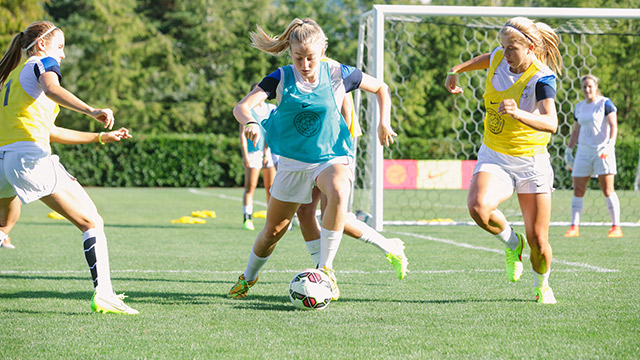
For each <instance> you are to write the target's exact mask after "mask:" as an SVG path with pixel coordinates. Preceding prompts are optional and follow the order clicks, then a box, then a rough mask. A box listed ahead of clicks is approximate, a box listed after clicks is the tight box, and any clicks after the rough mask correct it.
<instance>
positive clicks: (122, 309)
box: [91, 293, 139, 315]
mask: <svg viewBox="0 0 640 360" xmlns="http://www.w3.org/2000/svg"><path fill="white" fill-rule="evenodd" d="M126 297H127V296H125V295H124V294H119V295H116V294H112V295H111V296H102V295H98V293H93V298H91V310H93V312H97V313H103V314H107V313H108V314H128V315H135V314H139V312H138V310H136V309H132V308H131V307H129V306H128V305H127V304H125V303H124V301H122V300H124V299H125V298H126Z"/></svg>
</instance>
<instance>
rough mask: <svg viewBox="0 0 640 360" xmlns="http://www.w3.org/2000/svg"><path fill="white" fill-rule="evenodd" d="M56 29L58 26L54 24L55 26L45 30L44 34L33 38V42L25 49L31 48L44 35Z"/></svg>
mask: <svg viewBox="0 0 640 360" xmlns="http://www.w3.org/2000/svg"><path fill="white" fill-rule="evenodd" d="M55 29H57V27H55V26H54V27H52V28H50V29H49V30H47V31H45V32H44V34H42V35H40V36H38V38H37V39H35V40H33V42H32V43H31V44H29V46H27V47H26V48H25V50H29V49H30V48H31V47H32V46H33V45H35V44H36V43H37V42H38V40H40V39H42V38H43V37H45V36H47V35H48V34H49V33H50V32H52V31H53V30H55Z"/></svg>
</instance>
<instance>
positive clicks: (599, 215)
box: [352, 5, 640, 230]
mask: <svg viewBox="0 0 640 360" xmlns="http://www.w3.org/2000/svg"><path fill="white" fill-rule="evenodd" d="M514 16H526V17H529V18H532V19H534V20H536V21H543V22H545V23H547V24H549V25H550V26H552V27H553V28H554V29H556V32H557V33H558V35H559V36H560V52H561V54H563V62H564V68H563V71H562V74H561V75H560V76H559V78H558V91H557V94H556V103H557V109H558V120H559V128H558V132H557V134H554V135H553V136H552V140H551V143H550V144H549V146H548V150H549V153H550V154H551V158H552V163H553V167H554V172H555V183H554V186H555V187H556V189H557V190H556V191H555V192H554V194H553V213H552V223H553V224H556V225H563V224H567V223H568V221H569V220H570V208H571V198H572V195H573V193H572V190H571V189H572V184H571V174H570V172H569V171H567V170H566V169H565V168H564V164H563V162H562V158H563V154H564V149H565V147H566V145H567V143H568V141H569V136H570V132H571V128H572V124H573V106H574V105H575V104H576V103H577V102H579V101H581V100H582V93H581V86H580V77H581V76H583V75H586V74H594V75H596V76H598V77H599V78H600V79H601V84H600V89H601V90H602V92H603V94H604V95H605V96H607V97H610V98H611V99H612V100H613V101H614V103H615V104H616V106H618V110H619V113H618V122H619V123H621V122H624V121H638V119H637V118H635V119H634V118H629V117H628V116H627V117H625V114H627V109H628V108H629V107H631V106H633V103H634V101H635V103H636V104H637V103H638V101H640V95H639V94H636V92H633V91H632V89H633V88H634V87H635V88H637V87H638V85H637V83H638V80H640V78H639V77H638V66H639V65H640V63H636V64H620V59H621V58H623V57H621V53H623V52H624V51H636V53H637V52H638V51H640V10H635V9H577V8H517V7H466V6H395V5H375V6H374V8H373V10H371V11H369V12H367V13H366V14H364V15H363V16H362V17H361V22H360V33H359V39H358V41H359V43H358V45H359V47H358V59H357V66H358V67H359V68H360V69H362V70H363V71H364V72H366V73H368V74H370V75H372V76H375V77H377V78H379V79H384V81H385V82H386V83H387V84H388V85H389V87H390V89H391V96H392V102H393V107H392V116H391V117H392V120H391V121H392V126H393V128H394V129H395V130H396V131H397V132H398V134H399V137H398V144H396V145H393V146H391V147H390V148H388V149H382V147H380V146H379V145H377V137H376V134H375V129H376V126H377V123H376V121H377V119H378V110H377V105H376V102H375V97H374V96H370V95H363V94H361V93H360V92H357V93H356V110H357V111H358V114H359V116H360V119H361V120H360V121H361V123H362V126H363V132H364V134H365V135H364V136H363V137H362V138H361V139H360V140H359V142H358V157H357V161H358V167H357V170H356V181H355V183H354V195H353V202H352V209H353V210H361V211H363V212H365V213H368V214H370V215H371V216H370V218H369V219H370V223H371V224H372V225H374V226H375V227H376V228H377V229H379V230H381V229H382V225H383V224H385V225H393V224H417V225H419V224H468V223H470V222H471V218H470V217H469V215H468V212H467V209H466V190H465V189H466V188H468V182H469V178H470V171H471V170H472V169H473V165H474V160H475V159H476V155H477V151H478V149H479V146H480V144H481V142H482V132H483V114H484V109H483V101H482V95H483V92H484V80H485V79H484V78H485V76H486V73H485V72H483V71H476V72H469V73H463V74H461V75H460V76H459V85H460V86H461V87H462V88H463V89H464V93H463V94H462V95H456V96H454V95H450V94H449V93H448V92H447V91H446V89H445V88H444V80H445V77H446V72H447V71H448V69H449V68H450V67H451V66H453V65H455V64H457V63H460V62H463V61H466V60H469V59H470V58H472V57H475V56H477V55H479V54H482V53H488V52H490V51H491V50H492V49H493V48H495V47H496V46H498V44H499V38H498V32H499V30H500V29H501V28H502V26H503V25H504V23H505V22H506V20H507V19H509V18H511V17H514ZM633 57H637V56H635V55H634V56H633ZM636 114H637V113H636ZM416 138H421V139H418V140H419V141H417V140H416ZM619 151H621V150H620V148H618V149H617V152H619ZM633 154H634V155H633V157H635V156H637V154H638V149H633ZM620 157H621V156H618V158H619V160H618V166H619V168H618V175H617V176H616V182H617V184H616V185H618V184H619V183H621V182H620V181H619V179H622V180H625V181H626V180H627V178H626V176H628V177H630V178H631V180H630V181H626V183H629V184H633V182H634V178H635V175H636V174H635V172H636V168H637V167H638V166H639V165H638V164H639V162H638V159H634V162H633V164H632V169H631V170H628V169H626V168H620V166H621V165H620ZM627 172H629V174H627ZM590 188H591V190H589V191H588V192H587V194H586V195H585V205H584V211H583V214H582V220H583V225H589V224H591V225H603V224H608V223H609V221H610V218H609V214H608V211H607V208H606V205H605V201H604V198H603V195H602V193H601V192H600V190H599V185H598V184H597V180H592V183H591V184H590ZM616 191H617V192H618V196H619V198H620V202H621V208H622V211H621V217H622V221H623V222H624V223H623V225H630V224H637V222H638V221H639V219H640V215H638V210H640V208H639V207H640V206H638V205H635V204H640V196H639V195H638V193H637V192H634V191H633V186H632V185H631V186H629V188H620V187H618V186H616ZM500 209H501V210H502V211H503V212H504V213H505V215H506V216H507V217H508V218H509V220H511V221H513V222H514V223H518V220H521V218H519V216H521V215H520V210H519V206H518V203H517V197H516V196H512V197H511V199H510V200H508V201H507V202H505V203H504V204H502V206H501V207H500Z"/></svg>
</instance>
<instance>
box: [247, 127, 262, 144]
mask: <svg viewBox="0 0 640 360" xmlns="http://www.w3.org/2000/svg"><path fill="white" fill-rule="evenodd" d="M260 134H261V131H260V125H258V124H256V123H250V124H248V125H245V126H244V136H246V137H247V139H249V141H252V142H253V146H256V145H257V144H258V140H260Z"/></svg>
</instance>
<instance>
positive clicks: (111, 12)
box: [47, 0, 198, 132]
mask: <svg viewBox="0 0 640 360" xmlns="http://www.w3.org/2000/svg"><path fill="white" fill-rule="evenodd" d="M135 6H136V1H135V0H79V1H73V2H67V1H63V2H54V3H52V4H51V5H49V6H47V10H48V11H49V13H50V14H51V15H52V16H53V17H54V19H55V21H56V23H57V25H58V26H60V27H61V28H62V29H63V30H66V29H68V31H66V32H65V35H66V41H67V46H66V53H67V59H65V60H64V61H63V64H62V72H63V79H64V80H63V81H64V83H63V84H64V85H65V86H67V87H68V88H69V90H71V91H72V92H74V93H77V94H78V95H79V96H80V97H81V98H83V99H85V100H86V101H87V102H88V103H90V104H94V105H95V106H108V107H113V109H114V111H115V115H116V119H117V121H118V123H119V124H121V125H125V126H128V127H130V128H132V129H133V130H135V131H144V132H165V131H172V130H175V129H174V128H173V121H174V119H173V117H175V116H176V114H182V115H183V116H186V117H188V116H189V115H190V114H192V113H194V112H197V110H198V109H197V107H194V106H192V104H189V103H188V102H186V101H183V100H184V98H183V94H184V91H183V89H184V88H185V76H183V74H184V73H186V69H185V67H184V66H183V65H182V64H180V62H179V59H178V58H177V57H176V56H175V51H174V50H173V49H174V43H173V40H172V39H171V38H169V37H167V36H164V35H163V34H161V33H159V32H158V31H157V30H156V29H155V27H154V26H153V25H152V24H150V23H148V22H145V21H144V20H145V19H144V18H142V17H140V16H139V15H138V14H137V13H136V11H135V9H136V7H135ZM171 104H179V105H177V107H178V109H176V108H175V107H172V106H170V105H171ZM182 110H184V111H182ZM59 123H60V124H62V125H63V126H70V127H73V128H81V129H85V128H88V129H90V130H94V129H96V128H97V127H98V126H99V124H98V123H96V122H89V125H86V124H87V118H86V117H84V116H82V115H80V114H76V113H71V112H66V113H64V114H61V116H60V120H59Z"/></svg>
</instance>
